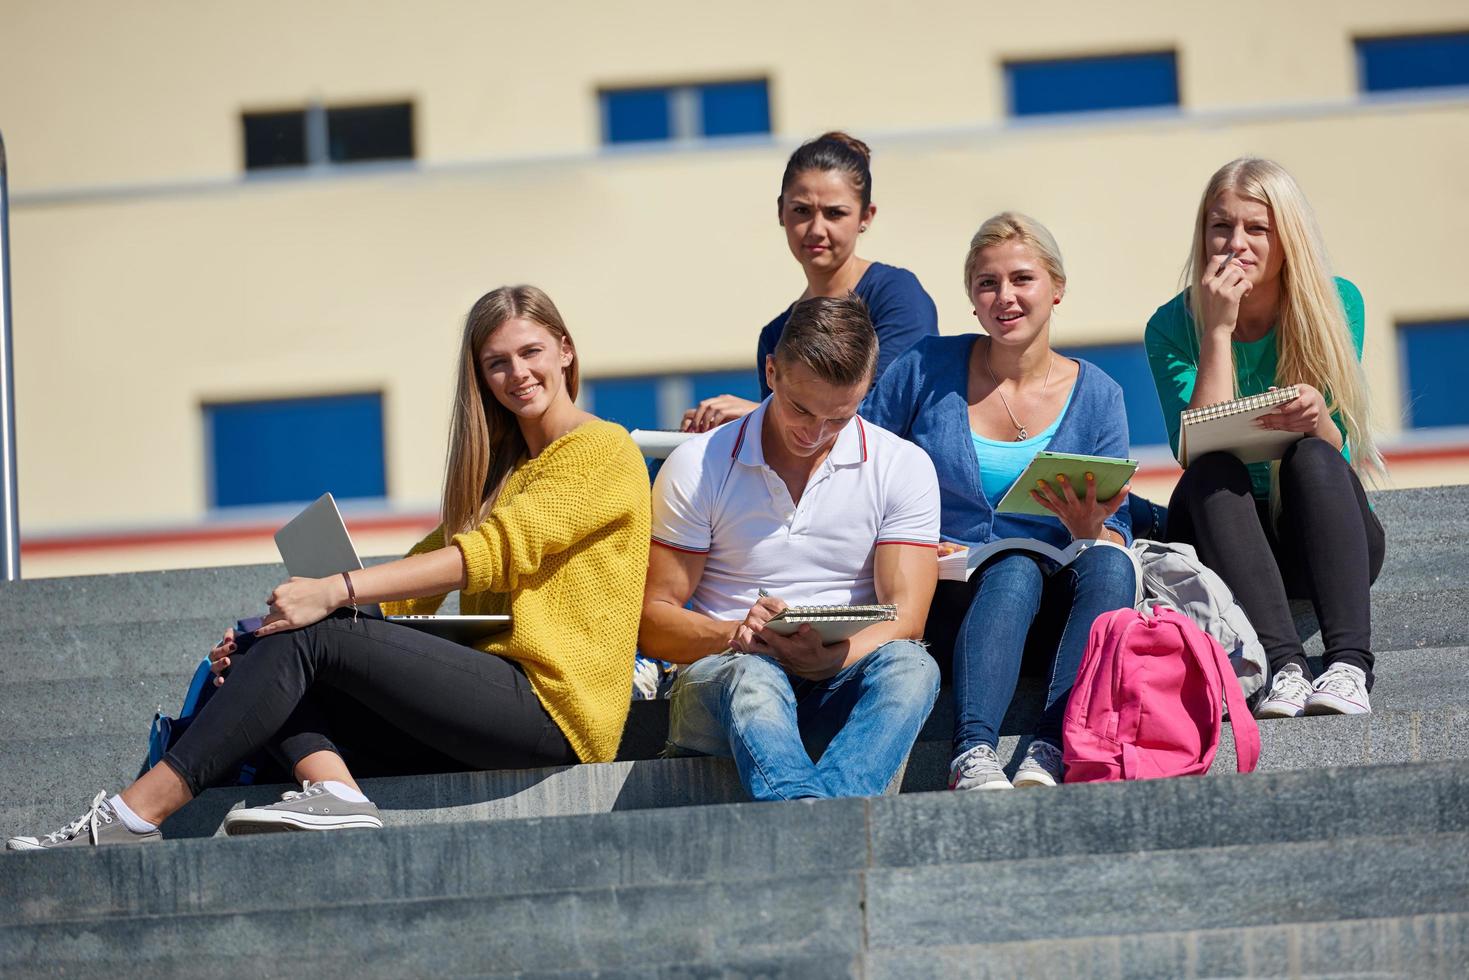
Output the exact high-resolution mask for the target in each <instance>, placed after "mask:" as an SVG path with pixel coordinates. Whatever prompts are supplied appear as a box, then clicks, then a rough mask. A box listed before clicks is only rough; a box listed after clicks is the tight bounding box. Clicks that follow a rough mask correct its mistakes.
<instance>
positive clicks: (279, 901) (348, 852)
mask: <svg viewBox="0 0 1469 980" xmlns="http://www.w3.org/2000/svg"><path fill="white" fill-rule="evenodd" d="M691 761H694V760H668V764H675V763H681V762H691ZM588 768H591V767H588ZM424 802H432V801H431V800H425V801H424ZM1465 832H1469V761H1457V762H1430V763H1417V764H1405V765H1391V766H1364V767H1359V768H1336V769H1312V770H1301V771H1294V772H1274V773H1257V774H1252V775H1247V776H1241V775H1233V774H1232V775H1228V776H1222V777H1219V778H1212V779H1176V780H1152V781H1145V782H1134V783H1104V784H1091V785H1074V786H1062V787H1059V788H1057V789H1055V790H1051V791H1045V792H1040V791H1032V792H1012V793H924V794H914V795H907V796H895V797H880V798H874V799H870V800H819V801H801V802H794V803H735V804H730V805H723V806H695V807H684V808H673V809H659V810H652V811H645V812H631V811H628V810H614V811H612V812H610V813H604V814H584V815H574V816H561V817H546V818H531V819H510V820H499V821H474V820H469V819H464V820H460V821H457V822H454V823H449V824H437V825H435V824H429V825H417V826H399V827H392V826H390V827H389V828H388V829H387V830H385V831H383V832H381V833H368V832H364V833H347V834H277V835H260V836H252V837H244V838H233V839H232V838H217V839H213V840H187V839H185V840H176V839H169V840H165V841H164V842H163V843H162V844H157V845H148V846H144V847H133V848H128V847H120V848H104V849H101V850H96V851H91V850H85V851H52V852H43V853H23V852H22V853H6V854H5V855H4V856H3V858H0V861H4V862H5V863H4V867H5V874H4V875H0V925H14V924H20V923H26V922H38V921H42V920H46V919H54V920H87V919H94V918H102V917H107V916H113V915H126V916H163V915H172V914H180V913H200V912H221V911H233V912H251V911H266V910H271V909H291V908H298V907H305V906H308V905H310V904H312V903H314V902H316V901H319V900H321V896H320V895H319V894H317V893H314V892H312V891H310V890H302V889H301V888H300V887H299V886H300V882H301V881H303V880H304V881H309V880H312V879H313V878H316V877H327V878H329V877H330V876H331V874H332V869H334V868H338V867H343V868H355V869H359V870H361V871H363V877H362V879H361V881H360V882H359V883H358V885H357V886H356V887H355V889H354V892H353V895H354V898H355V899H357V900H359V901H362V902H379V901H384V902H385V901H398V900H411V899H421V898H426V897H431V896H443V895H449V896H459V897H463V896H467V895H470V894H476V893H477V892H476V891H475V889H480V888H484V889H498V890H499V891H501V892H503V893H505V894H510V893H517V892H531V891H537V890H546V891H561V890H566V889H571V888H576V887H587V888H616V887H622V886H626V885H631V884H637V883H644V884H646V883H674V882H677V881H689V882H696V881H723V880H731V879H743V878H759V877H769V876H774V875H779V874H807V873H816V872H820V871H825V870H838V871H839V870H852V869H855V868H858V867H862V866H864V865H865V864H866V863H868V862H870V863H871V865H872V866H875V867H883V868H891V869H900V868H916V867H927V866H948V865H953V864H973V863H977V862H980V863H982V862H990V861H1015V860H1032V859H1061V858H1065V857H1067V856H1085V855H1096V854H1108V853H1110V854H1117V855H1122V856H1127V855H1135V854H1137V853H1141V852H1153V851H1169V850H1191V849H1198V848H1218V847H1228V846H1233V845H1237V844H1242V843H1249V844H1255V845H1264V844H1267V843H1303V842H1304V843H1309V842H1314V841H1317V840H1320V839H1323V838H1327V837H1331V836H1343V835H1360V836H1369V837H1379V836H1392V835H1397V836H1402V835H1446V834H1447V835H1452V834H1461V833H1465ZM854 840H862V841H863V842H864V846H862V847H853V846H852V841H854ZM547 854H556V855H559V856H560V857H561V860H558V861H554V862H547V861H545V859H544V855H547ZM281 867H290V868H293V869H295V871H296V874H294V875H291V876H281V875H280V874H278V869H279V868H281ZM125 875H132V876H134V877H135V878H136V884H135V885H133V886H129V887H121V888H120V887H116V885H115V883H117V882H120V881H122V880H123V877H124V876H125ZM87 894H98V895H101V896H102V897H101V900H100V901H92V902H83V901H75V902H74V901H68V900H65V899H66V896H68V895H74V896H82V895H87Z"/></svg>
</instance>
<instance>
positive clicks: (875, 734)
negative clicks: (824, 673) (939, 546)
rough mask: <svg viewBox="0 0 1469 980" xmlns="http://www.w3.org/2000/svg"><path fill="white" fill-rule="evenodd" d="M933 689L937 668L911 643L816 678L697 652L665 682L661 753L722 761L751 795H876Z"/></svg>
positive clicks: (749, 657)
mask: <svg viewBox="0 0 1469 980" xmlns="http://www.w3.org/2000/svg"><path fill="white" fill-rule="evenodd" d="M938 692H939V672H938V666H937V665H936V664H935V663H934V661H933V658H932V657H930V656H929V655H928V651H927V650H925V649H924V648H923V644H921V643H918V642H917V641H915V640H892V641H890V642H888V643H884V644H883V645H882V646H880V647H878V648H877V649H876V650H874V651H872V652H871V653H869V654H868V655H867V656H865V657H863V658H862V659H861V660H859V661H857V662H856V663H854V664H852V665H851V666H849V667H846V668H843V669H842V670H841V671H840V672H839V673H837V674H836V675H835V676H833V677H829V678H827V679H826V680H823V681H808V680H804V679H802V678H799V677H795V676H792V675H790V674H788V673H786V672H785V670H784V669H783V668H782V667H781V666H780V665H779V664H778V663H776V662H775V661H774V660H773V659H771V658H769V657H764V656H757V655H755V654H723V655H719V656H713V657H705V658H704V659H703V660H699V661H696V662H695V663H693V664H690V665H689V666H687V667H684V668H682V669H681V670H680V671H679V673H678V680H676V681H675V682H674V685H673V693H672V695H671V698H672V700H671V703H670V705H669V709H668V715H669V717H668V742H669V745H668V752H667V754H669V755H687V754H694V753H697V754H702V755H717V756H725V757H732V758H733V759H734V761H735V767H736V768H737V769H738V770H739V774H740V782H741V783H743V784H744V787H745V790H746V791H747V792H748V793H749V794H750V795H751V796H752V797H754V798H755V799H757V800H797V799H804V798H825V797H837V796H876V795H878V794H880V793H882V792H883V790H885V789H886V788H887V786H888V784H889V783H890V782H892V780H893V777H894V776H895V775H896V774H897V772H898V769H899V767H901V766H902V764H903V760H904V759H906V758H907V756H908V752H909V750H910V749H912V748H913V741H914V740H915V739H916V738H917V737H918V730H919V728H921V727H922V726H923V722H924V719H926V718H927V717H928V713H929V711H930V710H931V709H932V708H933V702H934V699H935V698H937V697H938Z"/></svg>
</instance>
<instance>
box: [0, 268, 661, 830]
mask: <svg viewBox="0 0 1469 980" xmlns="http://www.w3.org/2000/svg"><path fill="white" fill-rule="evenodd" d="M577 375H578V372H577V360H576V349H575V347H574V346H573V344H572V340H571V336H570V335H569V334H568V333H567V331H566V326H565V324H564V323H563V322H562V320H561V315H560V314H559V313H558V312H557V310H556V307H555V306H554V305H553V304H552V303H551V300H550V298H549V297H547V296H546V294H545V293H543V292H541V291H540V290H539V289H536V288H534V287H531V286H515V287H504V288H501V289H497V290H495V291H494V292H491V293H489V294H487V295H485V296H484V297H482V298H481V299H480V300H479V301H478V302H477V303H475V305H474V308H473V309H471V310H470V312H469V317H468V320H467V322H466V324H465V329H464V340H463V344H462V350H461V354H460V371H459V383H458V392H457V394H456V396H455V402H454V421H453V426H452V432H451V436H450V442H449V460H448V466H447V474H446V477H445V481H444V499H443V518H444V523H443V525H442V526H440V527H439V528H438V529H437V530H435V531H434V533H433V534H431V535H429V536H428V537H427V538H426V539H424V540H423V541H422V542H420V543H419V544H418V545H417V546H415V547H414V548H413V550H412V551H411V552H410V553H409V554H408V556H407V557H405V558H402V559H400V560H398V561H393V562H388V563H386V564H382V565H376V566H373V567H372V568H365V569H362V570H360V571H354V572H351V573H344V574H341V575H336V576H332V577H329V578H322V579H306V578H293V579H291V580H290V581H288V582H285V583H283V584H281V585H279V586H277V587H276V589H275V591H274V592H273V593H272V594H271V596H270V599H269V607H270V614H269V616H267V617H266V619H265V624H264V626H263V627H262V628H261V629H260V631H259V632H258V633H257V636H258V637H260V639H259V640H258V641H256V642H255V643H254V644H253V645H251V646H250V648H249V650H248V651H247V652H245V653H242V654H240V653H237V652H236V643H235V638H234V637H233V636H232V635H230V634H228V633H227V634H226V635H225V638H224V640H223V641H221V643H220V644H219V645H218V646H216V647H215V648H214V651H213V652H212V654H211V657H212V659H213V661H214V666H215V668H216V671H217V672H219V673H220V676H219V677H218V678H217V679H216V681H215V683H216V684H222V687H221V689H220V690H219V691H218V692H217V693H216V694H215V696H214V697H213V698H212V699H211V700H210V701H209V703H208V704H206V705H205V707H204V708H203V710H202V711H201V712H200V714H199V715H198V717H197V719H196V721H195V722H194V724H193V725H191V726H190V727H189V729H188V730H187V731H186V732H185V733H184V735H183V736H182V737H181V738H180V739H179V740H178V741H177V742H176V743H175V744H174V746H173V747H172V749H171V750H170V751H169V752H168V753H167V755H165V757H164V759H163V764H161V765H158V766H155V767H154V768H153V769H151V770H149V771H148V772H147V773H145V774H143V776H142V777H141V778H140V779H138V781H137V782H135V783H133V784H132V785H131V786H129V787H128V788H127V789H125V790H123V792H122V793H121V794H120V795H119V796H113V797H111V798H110V799H108V798H106V794H105V793H99V794H98V795H97V797H96V799H94V800H93V802H92V806H91V808H90V809H89V810H88V812H87V813H85V814H83V815H82V817H81V818H80V819H78V820H76V821H75V822H73V823H72V824H70V825H68V826H67V827H64V828H63V829H62V830H60V831H58V832H56V833H54V834H47V835H44V836H42V837H39V838H37V837H16V838H11V840H10V842H9V844H8V846H9V847H10V848H11V849H13V850H28V849H29V850H34V849H46V848H51V847H67V846H78V845H83V846H85V845H91V844H111V843H128V842H146V841H151V840H158V839H159V836H160V835H159V833H158V829H157V827H158V825H159V824H161V823H162V822H163V820H164V819H165V818H167V817H168V816H169V814H171V813H173V812H174V811H175V810H177V809H179V808H180V807H181V806H183V805H184V804H185V803H187V802H188V801H189V800H190V799H192V798H193V797H194V796H195V795H196V794H197V793H199V792H200V791H201V790H203V789H204V788H205V787H207V786H209V785H210V784H211V782H213V781H214V780H216V779H218V778H219V777H220V776H221V775H222V774H223V773H224V772H225V771H226V769H227V768H228V767H229V766H230V765H231V764H232V763H236V762H238V760H239V759H241V758H242V757H244V756H246V755H248V754H250V753H252V752H254V751H256V750H258V749H260V748H261V747H263V746H269V747H270V748H271V750H272V752H273V753H274V754H276V755H278V756H279V757H281V758H282V759H283V761H285V762H286V763H288V764H289V765H290V766H291V768H292V771H293V773H294V775H295V778H296V779H298V780H300V781H301V783H302V789H301V790H300V791H295V792H291V793H287V794H286V795H285V797H284V798H283V799H282V800H281V802H279V803H275V804H272V805H270V806H264V807H255V808H251V809H247V810H236V811H234V812H232V813H231V814H230V815H229V817H228V818H227V819H226V823H225V828H226V831H227V832H231V833H251V832H261V831H270V830H289V829H309V830H315V829H322V830H328V829H340V828H345V827H380V826H382V821H381V819H380V818H379V816H378V812H377V808H376V807H375V806H374V805H373V804H372V803H371V802H370V801H369V800H368V799H367V797H366V796H364V795H363V794H362V792H361V790H360V789H359V787H358V786H357V783H356V782H355V781H354V779H353V776H352V773H351V771H349V769H348V765H347V760H348V759H350V760H352V762H353V768H354V769H355V770H356V771H357V772H358V773H359V774H361V775H386V774H392V773H413V772H443V771H459V770H466V769H503V768H520V767H530V766H547V765H561V764H566V763H574V762H577V761H582V762H604V761H608V760H610V759H612V757H613V756H614V755H615V754H616V752H617V745H618V740H619V738H620V737H621V734H622V726H623V722H624V721H625V719H626V716H627V710H628V701H629V691H630V689H631V683H632V668H633V653H634V648H635V646H636V642H637V629H638V617H639V614H640V610H641V605H642V588H643V579H644V577H645V575H646V572H647V565H648V542H649V504H648V475H647V469H646V468H645V465H644V463H643V459H642V455H641V454H640V453H639V452H638V450H637V448H636V447H635V446H634V445H633V443H632V440H630V439H629V438H628V436H627V433H626V432H625V431H623V429H621V428H620V427H618V426H616V425H613V424H611V423H609V422H603V421H601V420H600V419H597V418H596V417H595V416H592V415H589V414H588V413H586V412H583V411H582V410H581V409H579V408H577V407H576V405H575V402H574V399H575V397H576V390H577ZM453 589H458V590H459V591H460V593H461V601H460V607H461V609H462V610H463V611H464V612H466V613H504V612H509V613H511V614H512V616H513V623H514V625H513V627H512V629H511V630H510V631H509V632H508V633H503V634H499V635H497V636H495V637H493V638H491V639H487V640H485V641H483V642H482V643H480V644H479V646H478V648H471V647H467V646H461V645H459V644H457V643H454V642H452V641H449V640H445V639H442V638H439V637H435V636H431V635H429V634H427V633H423V632H420V631H417V630H413V629H409V628H407V627H404V626H399V625H396V624H393V623H387V622H384V621H383V620H381V619H377V618H369V617H366V616H357V615H354V614H353V613H352V612H351V611H350V608H351V606H353V605H356V604H366V603H379V602H380V603H383V604H384V609H385V611H386V612H389V613H410V614H411V613H424V612H431V611H433V610H434V609H436V608H437V607H438V606H439V604H440V602H442V601H443V599H444V596H445V595H446V594H447V593H448V592H449V591H450V590H453ZM226 668H229V677H228V680H227V681H226V680H225V679H224V677H223V674H222V672H223V671H224V670H225V669H226Z"/></svg>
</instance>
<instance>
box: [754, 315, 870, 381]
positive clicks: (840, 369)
mask: <svg viewBox="0 0 1469 980" xmlns="http://www.w3.org/2000/svg"><path fill="white" fill-rule="evenodd" d="M775 360H776V363H777V364H802V365H805V367H806V368H807V369H808V370H810V372H811V373H812V374H814V375H816V376H817V377H818V378H820V379H821V380H822V381H825V382H826V383H827V384H834V385H842V386H847V385H855V384H865V383H867V382H868V381H871V380H872V369H873V368H874V367H875V366H876V365H877V332H876V331H875V330H873V329H872V319H871V318H870V317H869V316H868V315H867V304H866V303H864V302H862V299H861V298H860V297H859V296H857V295H856V294H855V293H848V294H847V295H845V296H813V297H811V298H810V299H803V300H801V302H799V303H797V304H796V305H795V306H793V307H792V308H791V315H790V318H789V319H787V320H786V325H785V330H784V331H782V333H781V335H780V343H778V344H776V345H775Z"/></svg>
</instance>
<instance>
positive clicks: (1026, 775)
mask: <svg viewBox="0 0 1469 980" xmlns="http://www.w3.org/2000/svg"><path fill="white" fill-rule="evenodd" d="M1065 773H1066V766H1065V764H1064V763H1062V761H1061V750H1060V749H1058V748H1056V746H1054V745H1052V744H1051V743H1050V742H1044V741H1041V740H1040V739H1034V740H1033V741H1031V743H1030V746H1029V747H1028V748H1027V749H1026V750H1025V758H1024V760H1022V761H1021V763H1020V768H1019V769H1016V770H1015V788H1016V789H1019V788H1021V787H1022V786H1055V785H1056V784H1058V783H1060V782H1062V781H1063V778H1062V777H1063V776H1064V775H1065Z"/></svg>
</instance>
